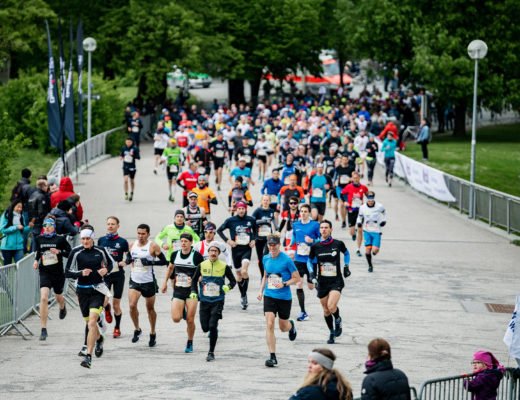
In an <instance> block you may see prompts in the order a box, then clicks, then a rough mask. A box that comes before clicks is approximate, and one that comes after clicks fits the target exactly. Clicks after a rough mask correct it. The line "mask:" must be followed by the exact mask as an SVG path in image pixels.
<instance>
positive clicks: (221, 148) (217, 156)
mask: <svg viewBox="0 0 520 400" xmlns="http://www.w3.org/2000/svg"><path fill="white" fill-rule="evenodd" d="M209 147H210V149H211V151H212V153H213V168H214V169H215V183H216V184H217V190H220V184H221V183H222V168H223V167H224V164H225V162H226V153H228V146H227V142H226V141H225V140H224V135H223V134H222V131H219V132H218V133H217V138H216V139H215V140H214V141H213V142H211V143H210V145H209Z"/></svg>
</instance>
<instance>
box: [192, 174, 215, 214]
mask: <svg viewBox="0 0 520 400" xmlns="http://www.w3.org/2000/svg"><path fill="white" fill-rule="evenodd" d="M191 191H192V192H193V193H196V194H197V195H198V196H199V197H198V199H197V203H198V205H199V207H202V208H203V209H204V211H205V212H206V218H207V219H208V220H209V219H210V215H211V208H210V207H211V204H215V205H216V204H218V200H217V195H216V194H215V192H214V191H213V190H211V189H210V188H209V186H208V178H207V177H206V176H205V175H200V176H199V177H198V178H197V187H195V188H193V189H192V190H191Z"/></svg>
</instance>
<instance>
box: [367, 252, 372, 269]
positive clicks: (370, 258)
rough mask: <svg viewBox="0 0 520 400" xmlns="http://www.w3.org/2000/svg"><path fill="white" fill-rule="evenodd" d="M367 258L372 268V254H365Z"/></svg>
mask: <svg viewBox="0 0 520 400" xmlns="http://www.w3.org/2000/svg"><path fill="white" fill-rule="evenodd" d="M365 257H366V258H367V262H368V266H369V267H371V266H372V254H370V253H368V254H365Z"/></svg>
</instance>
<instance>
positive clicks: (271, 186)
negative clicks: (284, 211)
mask: <svg viewBox="0 0 520 400" xmlns="http://www.w3.org/2000/svg"><path fill="white" fill-rule="evenodd" d="M282 187H283V182H282V180H281V179H280V170H278V169H273V172H272V178H270V179H267V180H265V181H264V184H263V185H262V189H260V193H261V194H267V195H269V198H270V199H271V200H270V204H269V207H271V209H272V210H273V211H274V220H275V224H276V225H278V217H279V216H280V205H279V204H278V194H279V193H280V190H281V189H282Z"/></svg>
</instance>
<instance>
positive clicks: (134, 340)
mask: <svg viewBox="0 0 520 400" xmlns="http://www.w3.org/2000/svg"><path fill="white" fill-rule="evenodd" d="M141 333H143V331H142V330H141V329H136V330H135V331H134V337H133V338H132V343H137V341H138V340H139V336H141Z"/></svg>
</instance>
